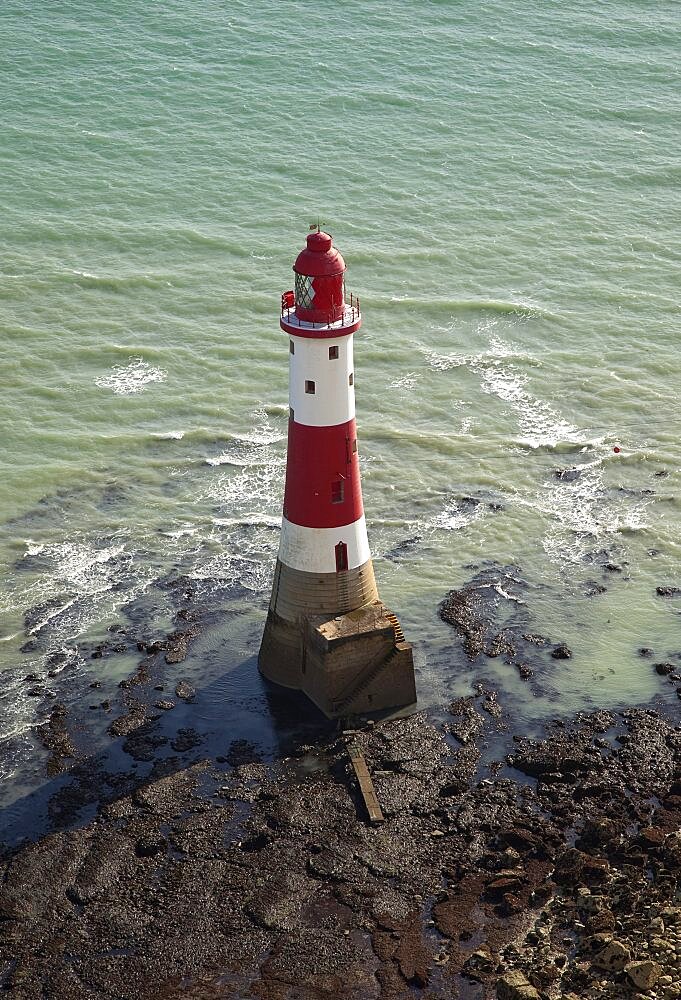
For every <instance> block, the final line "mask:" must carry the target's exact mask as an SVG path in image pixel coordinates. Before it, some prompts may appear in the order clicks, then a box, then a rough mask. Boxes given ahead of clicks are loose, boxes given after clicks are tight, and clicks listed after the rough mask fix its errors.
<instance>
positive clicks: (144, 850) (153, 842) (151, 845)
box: [135, 834, 168, 858]
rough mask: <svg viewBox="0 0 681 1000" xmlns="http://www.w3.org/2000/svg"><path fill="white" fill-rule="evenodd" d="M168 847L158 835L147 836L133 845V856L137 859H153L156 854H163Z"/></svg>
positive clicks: (164, 840) (166, 842)
mask: <svg viewBox="0 0 681 1000" xmlns="http://www.w3.org/2000/svg"><path fill="white" fill-rule="evenodd" d="M167 846H168V841H167V840H166V838H165V837H162V836H161V835H160V834H159V835H158V836H155V835H153V834H147V835H145V836H143V837H140V839H139V840H138V841H137V843H136V844H135V854H136V855H137V857H138V858H153V857H154V856H155V855H156V854H161V853H164V852H165V850H166V848H167Z"/></svg>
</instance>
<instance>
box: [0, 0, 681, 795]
mask: <svg viewBox="0 0 681 1000" xmlns="http://www.w3.org/2000/svg"><path fill="white" fill-rule="evenodd" d="M680 50H681V22H680V21H679V17H678V5H677V4H674V3H669V2H655V3H652V2H650V0H608V2H605V3H602V4H597V5H594V4H591V3H589V4H587V3H583V2H576V3H572V4H569V5H559V4H545V3H539V2H537V0H506V2H503V3H501V2H476V3H472V2H467V0H461V2H454V0H430V2H428V0H395V2H387V0H386V2H384V0H377V2H375V3H371V4H370V3H365V2H357V0H348V2H344V3H337V2H331V0H315V3H312V2H308V0H299V2H294V0H276V2H274V3H264V2H262V0H249V2H248V3H245V2H240V0H230V2H226V0H222V2H217V0H206V2H202V3H195V2H190V0H164V2H163V3H161V2H156V0H143V2H141V3H132V2H130V0H111V2H109V3H107V4H106V5H104V4H101V3H98V2H96V0H66V2H60V3H57V2H54V0H40V2H38V0H6V2H5V3H3V5H2V8H1V9H0V53H1V59H0V96H1V99H2V140H1V143H0V204H1V205H2V229H3V242H2V251H1V254H0V339H1V344H2V359H1V364H0V388H1V392H0V417H1V421H0V428H1V437H0V562H1V564H2V567H3V573H2V579H1V581H0V671H2V693H1V695H0V699H1V700H0V735H2V737H3V740H2V743H1V744H0V746H1V747H2V754H0V756H2V761H3V769H4V770H3V773H4V774H5V776H10V777H11V776H17V775H18V774H19V773H20V772H21V771H22V768H24V769H25V767H26V766H27V763H26V762H28V761H31V760H32V759H34V758H35V755H36V753H37V750H36V746H37V744H36V742H35V737H34V731H33V728H32V727H33V726H34V725H35V723H36V722H37V721H40V719H41V718H44V714H45V712H46V711H47V710H49V707H50V698H49V693H50V692H51V693H52V694H55V693H56V694H57V695H58V696H59V697H60V698H62V699H65V700H67V701H69V699H70V700H71V702H72V703H73V705H74V706H75V707H77V706H78V704H80V702H82V701H83V699H85V698H86V695H85V694H84V693H83V692H84V691H86V690H87V686H88V683H89V682H90V681H91V679H92V677H93V676H94V674H93V671H95V667H96V669H97V671H98V673H97V676H99V677H101V672H102V667H101V665H99V664H97V665H93V663H92V662H91V661H90V660H89V659H88V658H87V657H85V656H83V655H82V654H81V652H80V646H79V644H81V643H82V642H84V641H85V640H86V639H91V640H93V641H94V640H96V639H100V638H102V637H103V636H105V635H106V629H107V627H109V626H111V625H112V624H115V623H116V622H120V621H121V620H122V610H121V609H122V608H124V607H125V606H126V605H128V604H129V603H130V602H131V601H134V600H141V599H143V598H144V595H145V593H147V592H148V590H149V588H150V587H152V586H153V583H154V581H155V580H156V579H158V578H159V577H161V576H164V575H167V574H168V573H169V572H171V571H173V570H178V571H180V572H182V573H184V574H186V575H187V576H189V577H190V578H192V579H193V580H195V581H197V582H198V583H201V584H202V585H203V586H204V588H205V594H206V597H207V599H208V597H209V595H210V592H211V588H212V587H214V585H215V584H214V581H216V580H219V581H221V585H223V586H224V585H225V583H226V582H227V583H229V582H230V581H232V582H236V583H238V584H239V585H240V586H242V587H243V588H245V593H246V594H247V595H248V599H247V600H243V599H242V603H241V605H240V615H239V616H238V621H239V624H238V625H230V626H229V628H227V626H225V629H226V631H225V630H223V631H221V625H220V621H219V616H218V619H217V620H216V623H215V627H214V630H213V632H212V634H211V635H210V636H209V637H208V638H207V639H205V640H204V647H198V649H197V652H196V654H195V656H194V659H193V661H192V665H191V667H190V668H188V669H191V670H193V671H194V673H193V678H194V681H195V682H196V683H198V684H199V685H200V684H201V680H202V678H204V677H205V676H207V675H208V676H209V678H210V679H211V680H212V681H214V683H215V685H216V686H215V688H214V691H215V692H216V694H215V697H214V702H215V704H216V705H217V706H218V707H216V708H211V709H209V708H206V709H205V716H204V722H205V724H206V726H208V725H210V724H217V721H216V720H218V719H219V717H220V712H221V711H224V710H225V709H224V705H223V706H222V708H221V707H220V702H221V699H222V700H223V701H227V700H229V701H230V702H231V704H232V705H233V706H236V708H235V709H234V712H235V713H237V714H238V711H242V710H243V711H244V712H246V709H245V708H244V707H243V705H240V703H239V697H238V691H236V690H235V688H234V686H232V687H230V680H229V678H230V677H231V676H233V675H234V671H237V670H238V668H239V667H240V665H243V664H244V663H246V662H251V669H252V656H253V654H254V653H255V652H256V650H257V641H258V636H259V633H260V631H261V628H262V622H263V619H264V613H265V608H266V602H267V597H268V590H269V585H270V576H271V570H272V565H273V560H274V558H275V554H276V549H277V544H278V520H279V517H280V506H281V497H282V490H283V473H284V462H285V434H286V421H287V349H288V347H287V342H286V338H285V337H284V335H283V334H281V332H280V330H279V328H278V304H279V296H280V294H281V292H282V291H283V290H285V289H287V288H289V287H290V286H291V283H292V282H291V278H292V274H291V264H292V262H293V260H294V259H295V256H296V254H297V253H298V250H299V249H300V247H301V245H302V243H303V241H304V236H305V234H306V232H307V230H308V226H309V224H310V223H311V222H316V221H317V219H319V221H320V222H321V224H322V227H323V228H326V229H327V230H328V231H330V232H331V233H332V234H333V235H334V238H335V241H336V243H337V245H338V246H339V248H340V249H341V251H342V253H343V254H344V256H345V258H346V261H347V263H348V265H349V272H348V287H349V288H350V289H352V290H353V291H354V292H355V293H357V294H359V295H360V297H361V301H362V307H363V312H364V326H363V328H362V330H361V332H360V334H359V335H358V336H357V338H356V339H357V343H356V386H357V411H358V426H359V432H360V451H361V456H362V467H363V481H364V497H365V506H366V511H367V519H368V525H369V532H370V542H371V544H372V550H373V552H374V555H375V567H376V572H377V577H378V580H379V585H380V588H381V593H382V596H383V598H384V599H385V600H386V602H387V603H389V604H390V605H391V606H392V607H394V608H395V610H396V611H397V612H398V613H399V614H400V616H401V618H402V620H403V624H404V628H405V632H406V633H407V635H408V637H409V638H410V639H411V640H412V641H413V642H414V645H415V650H416V659H417V665H418V678H417V680H418V690H419V697H420V701H421V703H422V704H423V705H424V706H429V705H436V704H440V703H446V702H447V700H450V699H451V698H452V697H454V696H455V695H459V694H465V693H468V692H470V690H471V689H472V685H473V683H474V682H475V681H476V680H480V679H481V678H482V679H483V680H484V681H485V682H488V683H490V684H493V685H495V686H496V687H497V688H498V689H499V690H501V691H502V692H504V693H505V697H506V698H507V699H508V701H507V704H511V705H513V706H514V708H513V711H514V713H515V717H516V721H518V720H519V721H520V722H521V723H522V722H523V720H526V721H527V724H528V725H529V724H530V723H531V722H532V720H535V719H539V718H544V717H548V716H550V715H556V714H563V715H567V714H570V713H572V712H574V711H575V710H577V709H583V708H589V707H593V706H594V705H599V706H601V705H602V706H605V707H613V708H621V707H623V706H626V705H630V704H644V703H648V702H649V701H651V700H655V701H656V702H657V703H658V704H665V705H667V706H668V708H669V709H671V710H674V708H675V706H677V705H678V699H677V698H676V692H675V689H674V686H673V685H670V684H669V682H668V681H666V680H664V679H661V678H660V677H658V676H657V674H656V673H655V671H654V670H653V669H652V667H651V661H646V660H643V659H641V657H640V656H639V655H638V652H637V650H638V649H639V647H641V646H647V647H651V648H652V649H653V650H654V655H655V657H656V658H657V659H658V660H669V659H670V658H671V659H672V660H673V658H674V657H677V659H676V662H677V663H678V654H679V651H680V650H681V621H680V619H679V615H680V614H681V599H679V598H677V599H674V598H671V599H664V598H661V597H659V596H658V595H657V594H656V587H657V586H661V585H678V586H681V541H680V538H681V534H680V529H681V507H680V504H679V491H680V490H681V473H680V471H679V467H680V465H681V442H680V431H681V389H680V387H681V351H680V350H679V345H678V339H679V332H680V326H681V325H680V323H679V266H680V264H681V238H680V235H679V234H680V233H681V201H680V199H679V195H678V188H679V180H680V178H681V167H680V166H679V156H678V151H679V149H680V148H681V125H680V123H681V114H680V111H681V69H680V66H681V64H680V63H679V59H678V53H679V51H680ZM615 447H618V448H620V449H621V451H620V452H619V453H615V451H614V448H615ZM573 469H577V470H578V473H579V474H578V475H577V474H572V473H571V474H570V475H569V476H564V477H563V478H560V477H559V476H558V475H557V474H556V473H557V472H559V471H560V470H573ZM495 564H498V565H500V566H513V567H515V569H514V570H513V571H512V573H511V577H513V576H514V575H515V577H516V578H517V579H518V580H522V581H524V584H523V587H522V588H520V589H518V590H517V591H514V592H513V593H512V594H511V595H510V597H511V598H512V599H513V601H514V602H515V603H517V604H518V606H520V603H519V602H521V601H523V602H525V604H524V606H525V607H526V608H527V609H529V613H531V616H532V623H533V625H534V627H536V630H538V631H540V632H542V633H543V634H545V635H548V636H550V637H551V638H552V639H553V640H555V641H565V642H566V643H567V644H568V645H569V646H570V648H571V649H572V651H573V656H572V659H571V660H570V661H561V662H560V663H556V664H555V666H554V667H553V668H551V669H549V668H547V672H546V674H545V676H542V677H541V678H540V679H535V680H531V681H529V682H522V681H520V679H519V677H518V674H517V671H516V670H515V669H514V668H513V667H509V666H508V665H506V664H504V663H503V662H501V660H500V659H497V660H489V661H486V662H485V663H483V664H478V665H476V666H474V667H471V666H470V665H469V664H468V663H467V661H466V658H465V656H464V655H463V654H462V652H461V647H460V642H459V640H458V639H457V638H456V637H455V635H454V633H453V632H452V630H451V629H450V628H449V626H446V625H444V624H443V623H441V622H440V621H439V620H438V618H437V615H436V608H437V605H438V603H439V601H440V600H441V599H442V597H443V596H444V594H445V593H446V592H447V591H448V590H449V589H450V588H451V587H455V586H461V585H462V584H463V583H465V582H466V581H468V580H470V579H471V578H472V577H473V576H474V575H475V573H476V572H478V571H479V570H480V569H484V568H485V567H487V568H490V567H493V566H494V565H495ZM608 566H609V567H610V568H609V569H608V568H607V567H608ZM505 579H506V578H505ZM500 580H501V578H500ZM594 584H596V585H597V587H594ZM499 586H500V588H501V589H502V590H503V585H502V583H501V582H500V584H499ZM599 587H605V590H603V591H602V592H597V593H594V590H598V588H599ZM501 596H502V597H503V595H501ZM504 599H506V598H504ZM36 606H41V609H42V610H39V611H38V612H34V613H33V614H29V618H28V625H26V622H25V615H26V613H27V611H29V610H30V609H35V608H36ZM30 639H33V640H34V643H33V646H34V648H33V649H30V648H29V650H28V651H27V652H20V647H21V646H23V645H25V643H26V642H27V640H30ZM206 644H207V645H206ZM29 645H30V643H29ZM209 647H210V648H209ZM202 648H203V649H204V652H205V658H204V659H203V660H202V653H201V649H202ZM55 653H58V654H60V655H61V661H62V662H64V657H66V660H65V662H66V664H67V665H68V667H69V670H68V672H67V671H66V670H64V677H63V678H62V679H61V680H60V678H59V676H56V677H55V676H53V677H52V678H50V677H48V676H47V671H48V669H49V666H50V663H52V664H54V662H55V660H54V658H52V659H50V657H54V654H55ZM129 668H130V663H128V662H122V663H120V664H119V665H118V666H117V665H116V663H115V662H114V660H112V661H111V664H110V666H109V667H108V668H107V669H108V670H110V672H111V684H112V685H113V687H115V683H116V682H117V680H118V679H119V677H120V676H123V673H125V672H126V671H127V670H129ZM29 673H33V674H35V675H36V676H38V677H39V678H41V679H42V680H44V683H45V688H46V691H47V692H48V694H47V695H46V696H45V697H29V696H28V695H27V685H26V683H25V682H24V681H23V678H24V677H25V676H26V675H27V674H29ZM53 674H54V670H53ZM234 676H236V675H234ZM259 683H260V682H259V681H258V680H257V678H255V679H253V681H252V685H253V688H252V689H251V695H252V696H253V697H254V698H256V700H257V690H258V688H257V685H258V684H259ZM60 684H61V687H60ZM254 692H255V694H254ZM211 712H212V713H213V714H211ZM235 717H236V716H235ZM87 719H88V720H90V721H88V722H87V723H86V724H87V725H90V726H92V727H93V730H94V729H96V725H97V724H96V723H95V722H94V721H92V719H93V717H92V716H87ZM235 725H236V723H235ZM26 780H27V782H28V784H30V781H28V779H26ZM16 781H17V782H19V778H18V777H16Z"/></svg>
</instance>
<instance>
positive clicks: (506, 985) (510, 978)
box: [497, 970, 541, 1000]
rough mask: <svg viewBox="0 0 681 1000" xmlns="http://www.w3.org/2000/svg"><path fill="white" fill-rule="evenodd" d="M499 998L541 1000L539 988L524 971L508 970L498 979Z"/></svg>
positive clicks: (501, 999) (506, 999) (504, 999)
mask: <svg viewBox="0 0 681 1000" xmlns="http://www.w3.org/2000/svg"><path fill="white" fill-rule="evenodd" d="M497 998H498V1000H541V997H540V994H539V992H538V990H536V989H535V988H534V986H532V984H531V983H530V982H529V980H528V979H527V978H526V977H525V975H524V973H522V972H519V971H517V970H516V971H513V972H507V973H506V974H505V975H504V976H502V977H501V979H499V980H498V981H497Z"/></svg>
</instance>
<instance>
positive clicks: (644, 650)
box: [638, 646, 655, 659]
mask: <svg viewBox="0 0 681 1000" xmlns="http://www.w3.org/2000/svg"><path fill="white" fill-rule="evenodd" d="M638 655H639V656H642V657H644V659H648V658H649V657H651V656H654V655H655V653H654V650H652V649H651V648H650V647H649V646H641V648H640V649H639V651H638Z"/></svg>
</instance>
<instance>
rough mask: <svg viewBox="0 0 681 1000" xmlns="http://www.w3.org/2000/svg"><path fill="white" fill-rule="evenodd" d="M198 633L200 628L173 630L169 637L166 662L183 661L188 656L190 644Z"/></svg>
mask: <svg viewBox="0 0 681 1000" xmlns="http://www.w3.org/2000/svg"><path fill="white" fill-rule="evenodd" d="M197 635H198V629H187V630H186V631H184V632H173V633H172V635H169V636H168V639H167V651H166V655H165V661H166V663H181V662H182V661H183V660H185V659H186V658H187V652H188V650H189V644H190V642H191V641H192V639H195V638H196V636H197Z"/></svg>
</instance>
